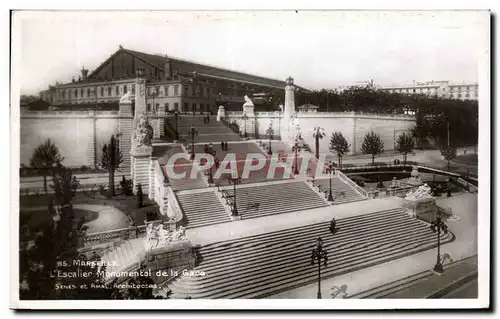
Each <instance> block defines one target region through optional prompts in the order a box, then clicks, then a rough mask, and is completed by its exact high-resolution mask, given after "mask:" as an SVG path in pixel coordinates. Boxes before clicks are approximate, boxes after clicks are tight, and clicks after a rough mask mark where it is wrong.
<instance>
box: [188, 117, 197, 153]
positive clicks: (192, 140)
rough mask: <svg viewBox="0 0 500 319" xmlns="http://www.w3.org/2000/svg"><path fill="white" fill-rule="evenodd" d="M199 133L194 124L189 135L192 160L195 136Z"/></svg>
mask: <svg viewBox="0 0 500 319" xmlns="http://www.w3.org/2000/svg"><path fill="white" fill-rule="evenodd" d="M197 135H198V131H197V130H196V129H195V128H194V126H193V125H191V127H190V128H189V136H190V137H191V160H194V137H195V136H197Z"/></svg>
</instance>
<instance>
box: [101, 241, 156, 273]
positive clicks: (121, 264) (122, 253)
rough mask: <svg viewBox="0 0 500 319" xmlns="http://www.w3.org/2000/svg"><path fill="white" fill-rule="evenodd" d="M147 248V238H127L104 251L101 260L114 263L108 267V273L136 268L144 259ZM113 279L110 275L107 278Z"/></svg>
mask: <svg viewBox="0 0 500 319" xmlns="http://www.w3.org/2000/svg"><path fill="white" fill-rule="evenodd" d="M147 249H148V245H147V240H146V239H145V238H135V239H131V240H127V241H125V242H123V243H122V244H121V245H119V246H117V247H113V248H111V249H110V250H108V251H106V252H104V253H103V255H102V257H101V261H104V262H105V264H114V265H111V266H107V267H106V272H108V273H117V272H124V271H131V270H135V269H137V268H138V267H139V263H140V262H141V261H142V260H143V259H144V257H145V255H146V251H147ZM112 279H113V278H111V277H108V278H105V281H107V282H109V281H111V280H112Z"/></svg>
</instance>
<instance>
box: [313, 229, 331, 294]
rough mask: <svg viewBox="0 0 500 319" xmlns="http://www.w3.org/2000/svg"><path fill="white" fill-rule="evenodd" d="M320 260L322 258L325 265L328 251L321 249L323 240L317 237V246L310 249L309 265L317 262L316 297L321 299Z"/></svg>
mask: <svg viewBox="0 0 500 319" xmlns="http://www.w3.org/2000/svg"><path fill="white" fill-rule="evenodd" d="M321 260H323V264H324V265H325V267H326V263H327V262H328V252H327V251H326V250H323V240H321V237H318V241H317V246H316V248H314V249H313V250H312V254H311V265H314V263H316V262H317V263H318V299H321Z"/></svg>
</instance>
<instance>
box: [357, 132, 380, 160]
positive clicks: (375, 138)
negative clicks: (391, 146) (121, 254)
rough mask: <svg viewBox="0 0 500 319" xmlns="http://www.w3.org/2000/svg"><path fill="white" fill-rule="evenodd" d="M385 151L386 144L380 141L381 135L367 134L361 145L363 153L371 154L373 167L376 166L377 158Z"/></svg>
mask: <svg viewBox="0 0 500 319" xmlns="http://www.w3.org/2000/svg"><path fill="white" fill-rule="evenodd" d="M383 151H384V142H382V140H381V139H380V135H379V134H377V133H375V132H374V131H371V132H369V133H366V135H365V139H364V140H363V144H362V145H361V152H363V153H364V154H370V155H371V156H372V165H373V164H375V156H377V155H379V154H381V153H382V152H383Z"/></svg>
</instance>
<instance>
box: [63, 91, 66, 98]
mask: <svg viewBox="0 0 500 319" xmlns="http://www.w3.org/2000/svg"><path fill="white" fill-rule="evenodd" d="M62 98H63V99H64V98H66V91H65V90H62Z"/></svg>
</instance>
